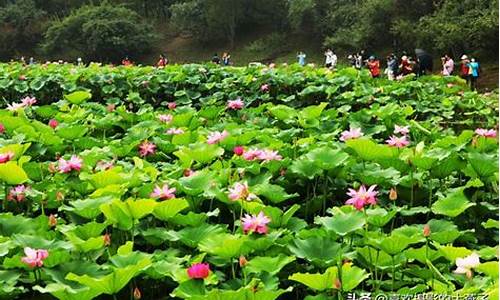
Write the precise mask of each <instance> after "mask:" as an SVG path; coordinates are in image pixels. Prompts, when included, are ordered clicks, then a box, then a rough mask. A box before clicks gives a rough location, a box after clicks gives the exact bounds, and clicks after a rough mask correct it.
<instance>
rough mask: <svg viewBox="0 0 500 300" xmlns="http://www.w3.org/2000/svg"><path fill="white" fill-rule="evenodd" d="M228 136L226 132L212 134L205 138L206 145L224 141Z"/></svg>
mask: <svg viewBox="0 0 500 300" xmlns="http://www.w3.org/2000/svg"><path fill="white" fill-rule="evenodd" d="M228 135H229V133H228V132H227V131H226V130H224V131H222V132H219V131H215V132H212V133H210V134H209V135H208V137H207V144H216V143H218V142H220V141H222V140H223V139H225V138H226V137H227V136H228Z"/></svg>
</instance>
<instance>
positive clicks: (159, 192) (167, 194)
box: [150, 184, 176, 200]
mask: <svg viewBox="0 0 500 300" xmlns="http://www.w3.org/2000/svg"><path fill="white" fill-rule="evenodd" d="M175 191H176V189H175V188H170V187H169V186H168V184H164V185H163V186H162V187H159V186H158V185H156V186H155V188H154V190H153V192H152V193H151V195H150V196H151V198H158V199H160V200H168V199H172V198H175V194H174V193H175Z"/></svg>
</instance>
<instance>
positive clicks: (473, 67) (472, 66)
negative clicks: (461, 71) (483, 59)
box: [468, 58, 481, 91]
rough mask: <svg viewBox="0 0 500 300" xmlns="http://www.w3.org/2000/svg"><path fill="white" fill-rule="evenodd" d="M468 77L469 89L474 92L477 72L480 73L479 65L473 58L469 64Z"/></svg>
mask: <svg viewBox="0 0 500 300" xmlns="http://www.w3.org/2000/svg"><path fill="white" fill-rule="evenodd" d="M468 65H469V76H470V89H471V90H473V91H474V90H476V85H477V78H478V77H479V72H480V71H481V69H480V67H479V63H478V62H477V61H476V59H475V58H471V59H470V62H469V64H468Z"/></svg>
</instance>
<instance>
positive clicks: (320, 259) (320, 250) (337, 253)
mask: <svg viewBox="0 0 500 300" xmlns="http://www.w3.org/2000/svg"><path fill="white" fill-rule="evenodd" d="M341 246H342V245H341V244H339V243H337V242H336V241H335V240H334V239H332V238H330V237H324V236H312V237H309V238H307V239H298V238H296V239H294V240H293V242H292V243H291V244H290V245H288V249H290V251H291V252H292V253H293V254H294V255H295V256H297V257H300V258H303V259H306V260H308V261H310V262H312V263H314V264H315V265H318V266H322V267H324V266H331V265H333V264H335V263H336V262H337V261H338V260H339V259H340V258H341V257H342V255H341V254H342V251H341Z"/></svg>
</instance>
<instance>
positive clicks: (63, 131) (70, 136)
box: [56, 125, 89, 140]
mask: <svg viewBox="0 0 500 300" xmlns="http://www.w3.org/2000/svg"><path fill="white" fill-rule="evenodd" d="M88 130H89V128H88V127H87V126H85V125H71V126H60V127H58V128H57V131H56V134H57V135H58V136H60V137H62V138H63V139H67V140H75V139H78V138H81V137H82V136H84V135H85V134H86V133H87V131H88Z"/></svg>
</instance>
